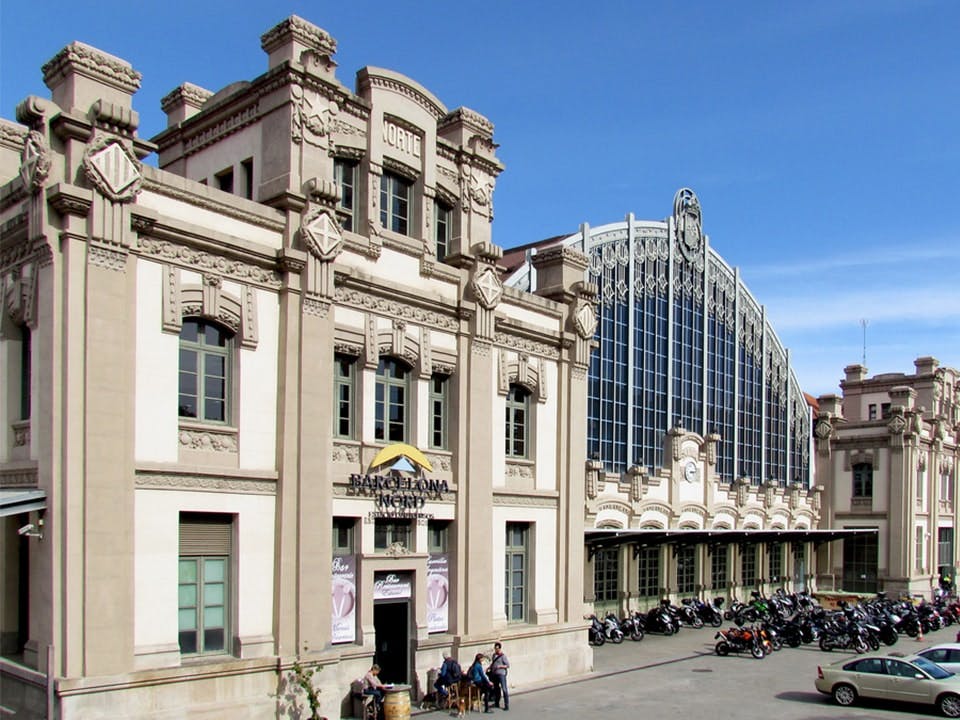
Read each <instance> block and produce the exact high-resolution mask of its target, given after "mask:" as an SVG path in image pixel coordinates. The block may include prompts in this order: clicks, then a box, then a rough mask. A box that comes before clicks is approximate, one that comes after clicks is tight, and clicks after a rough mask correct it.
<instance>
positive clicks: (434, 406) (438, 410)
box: [430, 373, 449, 450]
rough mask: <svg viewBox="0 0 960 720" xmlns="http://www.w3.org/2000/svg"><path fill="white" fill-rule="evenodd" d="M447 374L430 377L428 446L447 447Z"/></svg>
mask: <svg viewBox="0 0 960 720" xmlns="http://www.w3.org/2000/svg"><path fill="white" fill-rule="evenodd" d="M448 380H449V377H448V376H447V375H440V374H438V373H434V374H433V375H432V376H431V377H430V447H432V448H437V449H438V450H446V449H447V423H448V418H447V385H448V384H449V383H448V382H447V381H448Z"/></svg>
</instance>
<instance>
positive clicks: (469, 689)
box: [459, 680, 483, 712]
mask: <svg viewBox="0 0 960 720" xmlns="http://www.w3.org/2000/svg"><path fill="white" fill-rule="evenodd" d="M459 693H460V697H462V698H466V701H467V711H468V712H473V711H474V710H476V711H477V712H480V710H481V709H482V705H483V693H482V692H481V690H480V688H478V687H477V686H476V685H474V684H473V683H472V682H470V681H469V680H461V681H460V688H459Z"/></svg>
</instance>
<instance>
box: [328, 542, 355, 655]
mask: <svg viewBox="0 0 960 720" xmlns="http://www.w3.org/2000/svg"><path fill="white" fill-rule="evenodd" d="M356 577H357V559H356V556H354V555H337V556H335V557H334V558H333V577H332V578H331V581H330V596H331V597H330V607H331V616H332V617H331V622H332V626H331V633H330V637H331V642H335V643H345V642H350V643H352V642H354V641H355V640H356V639H357V621H356V617H357V614H356V613H357V584H356Z"/></svg>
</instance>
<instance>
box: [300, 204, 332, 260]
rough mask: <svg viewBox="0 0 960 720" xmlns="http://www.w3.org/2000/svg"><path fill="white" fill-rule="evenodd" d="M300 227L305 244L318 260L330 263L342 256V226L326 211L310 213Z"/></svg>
mask: <svg viewBox="0 0 960 720" xmlns="http://www.w3.org/2000/svg"><path fill="white" fill-rule="evenodd" d="M305 220H306V222H305V223H304V224H303V225H301V226H300V233H301V236H302V238H303V244H304V245H306V247H307V250H308V251H309V252H310V254H311V255H313V256H314V257H315V258H317V259H318V260H323V261H330V260H333V259H334V258H335V257H337V255H339V254H340V247H341V246H342V245H343V235H342V234H341V233H340V226H339V224H338V223H337V221H336V220H335V219H334V218H333V217H331V215H330V213H329V212H327V211H326V210H318V211H315V212H312V213H309V214H308V215H307V217H306V218H305Z"/></svg>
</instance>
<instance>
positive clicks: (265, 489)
mask: <svg viewBox="0 0 960 720" xmlns="http://www.w3.org/2000/svg"><path fill="white" fill-rule="evenodd" d="M134 482H135V485H136V487H138V488H140V489H154V490H194V491H195V490H206V491H219V492H233V493H248V494H251V495H275V494H276V492H277V481H276V480H273V479H262V478H247V477H236V476H234V477H231V476H221V475H201V474H199V473H186V472H185V473H175V472H169V473H164V472H152V471H151V472H144V471H137V474H136V479H135V481H134Z"/></svg>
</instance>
